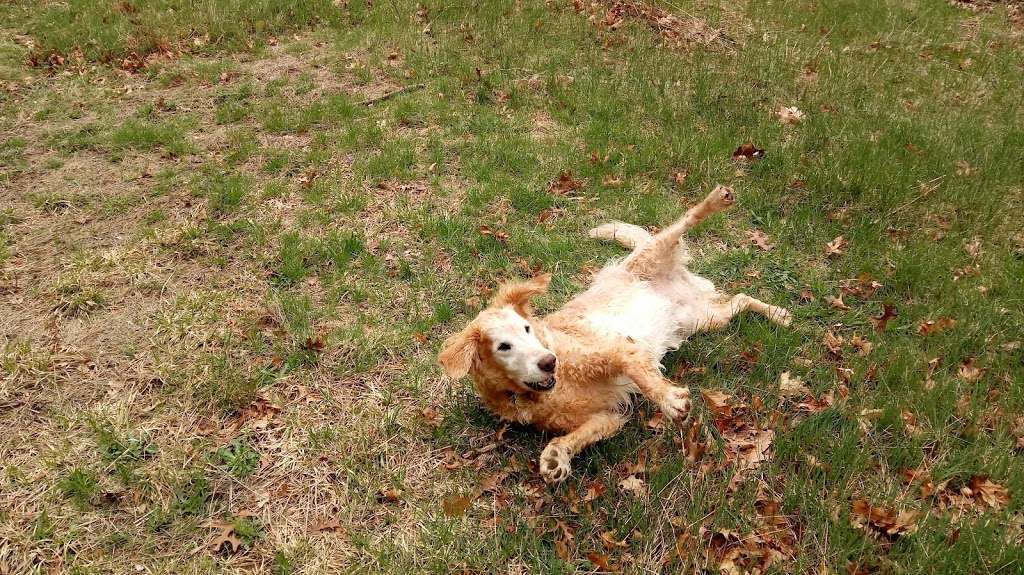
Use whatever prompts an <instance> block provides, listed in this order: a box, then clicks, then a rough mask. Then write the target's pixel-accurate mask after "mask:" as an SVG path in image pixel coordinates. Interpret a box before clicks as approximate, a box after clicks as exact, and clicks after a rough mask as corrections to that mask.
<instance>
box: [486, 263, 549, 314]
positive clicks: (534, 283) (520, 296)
mask: <svg viewBox="0 0 1024 575" xmlns="http://www.w3.org/2000/svg"><path fill="white" fill-rule="evenodd" d="M550 283H551V274H541V275H539V276H536V277H534V278H533V279H529V280H526V281H524V282H509V283H507V284H504V285H502V286H501V288H500V289H499V290H498V295H496V296H494V301H493V302H491V305H492V306H493V307H504V306H507V305H510V306H512V307H514V308H516V311H517V312H519V315H522V316H524V317H525V316H528V315H530V312H531V311H532V310H531V309H530V299H531V298H533V297H534V296H538V295H540V294H542V293H545V292H547V291H548V284H550Z"/></svg>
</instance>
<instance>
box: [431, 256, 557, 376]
mask: <svg viewBox="0 0 1024 575" xmlns="http://www.w3.org/2000/svg"><path fill="white" fill-rule="evenodd" d="M550 282H551V275H550V274H544V275H541V276H538V277H535V278H533V279H531V280H528V281H525V282H513V283H507V284H505V285H503V286H501V289H500V290H499V291H498V295H496V296H495V297H494V300H493V301H492V302H491V304H490V305H489V306H488V307H487V309H485V310H483V311H482V312H480V314H479V315H477V316H476V318H475V319H473V321H471V322H469V325H467V326H466V327H465V328H463V329H462V331H460V332H458V333H456V334H455V335H453V336H451V337H449V338H448V339H447V340H446V341H445V342H444V346H443V347H442V348H441V353H440V355H439V356H438V360H439V361H440V362H441V365H442V366H443V367H444V369H445V372H447V373H448V376H449V377H452V378H455V379H458V378H461V377H464V376H465V375H466V374H468V373H473V374H474V377H475V379H477V380H478V381H480V382H483V383H484V384H485V385H488V386H492V387H494V388H495V391H507V392H510V393H524V392H529V391H550V390H551V389H553V388H554V387H555V363H556V361H557V360H556V358H555V354H553V353H551V350H549V349H548V348H547V346H545V345H544V344H543V343H542V342H541V341H540V339H538V337H537V336H538V335H539V334H538V333H537V331H536V330H535V329H534V327H533V326H532V325H531V323H532V321H533V315H532V312H531V309H530V300H531V299H532V298H533V297H534V296H537V295H539V294H542V293H544V292H545V291H547V289H548V284H549V283H550Z"/></svg>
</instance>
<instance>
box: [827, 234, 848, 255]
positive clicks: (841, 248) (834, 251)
mask: <svg viewBox="0 0 1024 575" xmlns="http://www.w3.org/2000/svg"><path fill="white" fill-rule="evenodd" d="M848 245H849V242H848V241H846V238H844V237H843V236H836V238H835V239H834V240H832V241H830V242H828V243H826V244H825V257H827V258H830V257H833V256H836V257H838V256H841V255H843V254H845V253H846V246H848Z"/></svg>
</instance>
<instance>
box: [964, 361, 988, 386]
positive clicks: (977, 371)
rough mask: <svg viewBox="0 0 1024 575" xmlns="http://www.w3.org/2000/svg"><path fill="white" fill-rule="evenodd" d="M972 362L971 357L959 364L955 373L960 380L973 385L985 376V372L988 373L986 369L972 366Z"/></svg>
mask: <svg viewBox="0 0 1024 575" xmlns="http://www.w3.org/2000/svg"><path fill="white" fill-rule="evenodd" d="M974 361H975V360H974V358H973V357H969V358H967V359H965V360H964V361H963V363H961V364H960V369H959V370H958V372H957V375H959V376H960V379H962V380H964V381H968V382H971V383H973V382H975V381H978V380H979V379H981V378H982V377H983V376H984V375H985V372H986V371H988V369H987V368H980V367H978V366H976V365H974Z"/></svg>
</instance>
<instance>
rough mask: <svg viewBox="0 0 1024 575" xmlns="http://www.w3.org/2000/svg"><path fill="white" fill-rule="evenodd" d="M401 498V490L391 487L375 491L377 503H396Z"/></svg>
mask: <svg viewBox="0 0 1024 575" xmlns="http://www.w3.org/2000/svg"><path fill="white" fill-rule="evenodd" d="M401 500H402V492H401V491H400V490H398V489H395V488H393V487H389V488H386V489H381V490H380V491H378V492H377V503H398V502H399V501H401Z"/></svg>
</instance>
